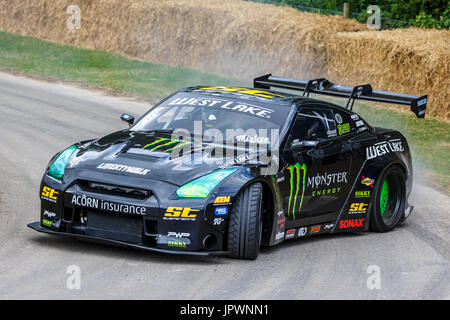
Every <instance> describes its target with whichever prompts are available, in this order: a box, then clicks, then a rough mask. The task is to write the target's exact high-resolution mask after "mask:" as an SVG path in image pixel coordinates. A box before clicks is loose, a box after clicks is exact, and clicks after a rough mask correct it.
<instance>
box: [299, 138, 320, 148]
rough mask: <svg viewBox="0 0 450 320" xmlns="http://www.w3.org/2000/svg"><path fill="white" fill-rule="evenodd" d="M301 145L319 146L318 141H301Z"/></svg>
mask: <svg viewBox="0 0 450 320" xmlns="http://www.w3.org/2000/svg"><path fill="white" fill-rule="evenodd" d="M303 145H304V146H305V147H317V146H318V145H319V141H317V140H305V141H303Z"/></svg>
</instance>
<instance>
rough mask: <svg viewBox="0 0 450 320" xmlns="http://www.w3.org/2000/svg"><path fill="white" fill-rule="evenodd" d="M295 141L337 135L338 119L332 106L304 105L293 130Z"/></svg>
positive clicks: (320, 138)
mask: <svg viewBox="0 0 450 320" xmlns="http://www.w3.org/2000/svg"><path fill="white" fill-rule="evenodd" d="M291 136H292V141H293V143H294V144H295V143H298V142H301V141H304V140H319V141H321V140H325V139H328V138H332V137H336V136H337V131H336V121H335V119H334V116H333V111H332V110H331V109H330V108H326V109H325V108H320V107H302V108H301V109H300V111H299V112H298V113H297V118H296V120H295V123H294V126H293V128H292V131H291Z"/></svg>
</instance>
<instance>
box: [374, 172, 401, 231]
mask: <svg viewBox="0 0 450 320" xmlns="http://www.w3.org/2000/svg"><path fill="white" fill-rule="evenodd" d="M405 204H406V182H405V174H404V173H403V170H402V168H401V167H399V166H393V167H391V168H389V169H388V170H387V171H386V172H385V173H384V174H383V175H382V176H381V177H380V179H379V180H378V183H377V187H376V190H375V202H374V203H373V207H372V213H371V219H370V226H371V229H372V230H374V231H377V232H386V231H389V230H391V229H393V228H394V227H395V226H396V225H397V224H398V223H399V221H400V219H401V217H402V213H403V212H404V211H405Z"/></svg>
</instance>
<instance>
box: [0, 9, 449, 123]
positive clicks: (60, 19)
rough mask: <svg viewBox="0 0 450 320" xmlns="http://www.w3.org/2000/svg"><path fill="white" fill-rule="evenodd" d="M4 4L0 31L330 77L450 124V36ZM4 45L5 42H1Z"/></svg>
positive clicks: (254, 71) (305, 19)
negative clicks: (400, 96) (73, 25)
mask: <svg viewBox="0 0 450 320" xmlns="http://www.w3.org/2000/svg"><path fill="white" fill-rule="evenodd" d="M72 4H73V1H72V0H61V1H53V0H0V30H5V31H9V32H13V33H20V34H24V35H30V36H35V37H39V38H42V39H46V40H50V41H55V42H59V43H66V44H73V45H77V46H81V47H87V48H93V49H101V50H108V51H111V52H116V53H123V54H126V55H130V56H133V57H137V58H140V59H144V60H149V61H153V62H160V63H166V64H171V65H182V66H186V67H190V68H194V69H199V70H202V71H207V72H211V73H219V74H223V75H228V76H236V77H244V78H247V79H251V78H253V77H254V76H255V75H258V74H263V73H269V72H270V73H276V74H277V75H284V76H292V77H299V78H305V79H307V78H317V77H324V76H325V77H327V78H329V79H330V80H332V81H334V82H336V83H345V84H349V85H351V84H363V83H367V82H370V83H371V84H372V85H373V87H374V88H376V89H383V90H391V91H399V92H405V93H410V94H416V95H422V94H425V93H428V94H429V97H430V100H429V104H428V105H429V109H428V114H429V115H432V116H434V117H437V118H440V119H443V120H450V103H449V101H450V91H449V90H448V87H449V86H450V76H449V74H450V72H449V68H450V67H449V66H450V54H449V52H450V50H449V44H450V31H448V30H443V31H437V30H421V29H415V28H409V29H406V30H392V31H368V29H367V27H366V25H364V24H360V23H358V22H356V21H353V20H349V19H344V18H342V17H337V16H323V15H318V14H313V13H307V12H298V11H297V10H295V9H292V8H289V7H279V6H273V5H267V4H260V3H254V2H246V1H241V0H227V1H220V0H208V1H205V0H164V1H160V0H158V1H150V0H96V1H90V0H80V1H77V5H79V6H80V8H81V28H80V29H79V30H72V31H71V30H69V29H68V28H67V26H66V22H67V20H68V18H69V16H70V14H68V13H67V7H68V6H69V5H72ZM0 45H1V44H0Z"/></svg>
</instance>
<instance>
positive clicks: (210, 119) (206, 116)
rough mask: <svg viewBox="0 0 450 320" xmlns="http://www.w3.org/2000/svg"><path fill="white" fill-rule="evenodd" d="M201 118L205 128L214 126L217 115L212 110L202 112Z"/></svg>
mask: <svg viewBox="0 0 450 320" xmlns="http://www.w3.org/2000/svg"><path fill="white" fill-rule="evenodd" d="M202 118H203V119H202V120H203V123H204V125H205V126H206V127H207V128H214V127H215V126H216V124H217V120H218V119H217V115H216V114H215V113H214V112H210V111H209V112H203V115H202Z"/></svg>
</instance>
